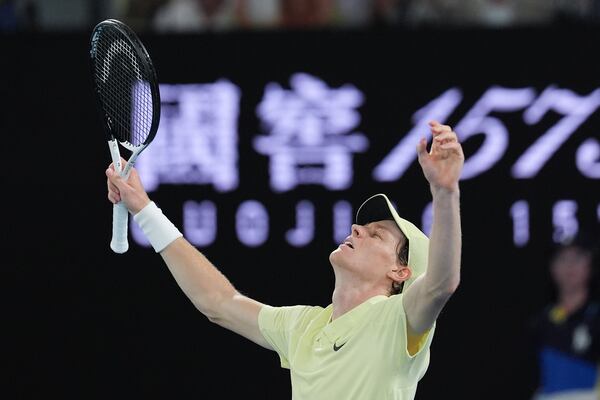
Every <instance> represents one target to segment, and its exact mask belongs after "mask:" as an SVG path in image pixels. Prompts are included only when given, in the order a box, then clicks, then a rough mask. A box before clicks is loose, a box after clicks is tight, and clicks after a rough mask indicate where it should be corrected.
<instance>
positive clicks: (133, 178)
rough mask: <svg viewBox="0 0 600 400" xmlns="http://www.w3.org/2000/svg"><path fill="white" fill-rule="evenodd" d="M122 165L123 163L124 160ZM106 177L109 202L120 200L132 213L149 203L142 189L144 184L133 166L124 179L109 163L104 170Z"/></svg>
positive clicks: (114, 202)
mask: <svg viewBox="0 0 600 400" xmlns="http://www.w3.org/2000/svg"><path fill="white" fill-rule="evenodd" d="M123 165H125V161H124V160H123ZM106 177H107V178H108V179H107V180H106V184H107V187H108V200H110V202H111V203H113V204H116V203H118V202H120V201H122V202H123V203H124V204H125V206H126V207H127V209H128V210H129V212H131V213H132V214H133V215H135V214H137V213H138V212H140V210H141V209H142V208H144V207H146V205H148V203H150V198H149V197H148V194H147V193H146V191H145V190H144V186H143V185H142V182H141V180H140V177H139V175H138V173H137V171H136V169H135V168H131V173H130V174H129V179H128V180H127V181H125V180H124V179H123V178H122V177H121V176H120V175H119V174H118V173H116V172H115V169H114V166H113V165H112V164H111V165H109V167H108V168H107V170H106Z"/></svg>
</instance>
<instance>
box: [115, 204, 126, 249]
mask: <svg viewBox="0 0 600 400" xmlns="http://www.w3.org/2000/svg"><path fill="white" fill-rule="evenodd" d="M128 221H129V212H128V211H127V207H125V204H123V203H121V202H119V203H117V204H115V205H113V231H112V240H111V241H110V248H111V249H112V250H113V251H114V252H115V253H118V254H123V253H125V252H127V250H128V249H129V243H128V242H127V228H128Z"/></svg>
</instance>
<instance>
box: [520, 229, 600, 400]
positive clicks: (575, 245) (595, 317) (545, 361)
mask: <svg viewBox="0 0 600 400" xmlns="http://www.w3.org/2000/svg"><path fill="white" fill-rule="evenodd" d="M593 262H594V247H592V246H591V245H590V243H586V241H584V240H583V239H580V240H578V241H575V242H572V243H569V244H565V245H562V246H561V247H559V248H558V250H557V251H556V252H555V254H554V255H553V257H552V258H551V261H550V276H551V278H552V283H553V285H554V289H555V290H556V300H555V301H554V302H553V303H551V304H549V305H548V306H547V307H546V308H544V309H543V311H542V312H541V313H540V314H539V315H537V316H536V317H535V318H534V320H533V324H532V331H533V339H534V347H535V350H536V352H537V356H538V365H539V368H538V369H539V386H538V387H539V388H538V391H537V393H536V394H535V396H534V398H535V399H536V400H559V399H560V400H588V399H589V400H592V399H593V400H597V399H598V392H597V387H596V385H597V383H598V372H599V371H598V362H599V361H600V304H599V303H598V302H597V301H596V300H595V299H594V298H593V296H592V289H593V284H592V282H594V279H592V278H593V273H594V270H593Z"/></svg>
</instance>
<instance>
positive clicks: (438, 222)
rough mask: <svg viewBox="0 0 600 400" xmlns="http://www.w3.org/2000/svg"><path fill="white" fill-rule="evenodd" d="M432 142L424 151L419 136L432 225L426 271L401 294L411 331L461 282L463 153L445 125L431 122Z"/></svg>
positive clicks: (427, 321)
mask: <svg viewBox="0 0 600 400" xmlns="http://www.w3.org/2000/svg"><path fill="white" fill-rule="evenodd" d="M430 128H431V133H432V135H433V143H432V145H431V150H430V151H429V152H428V151H427V142H426V140H425V139H422V140H421V141H420V142H419V144H418V146H417V152H418V155H419V163H420V164H421V168H422V170H423V174H424V175H425V177H426V178H427V180H428V181H429V185H430V189H431V194H432V196H433V224H432V227H431V234H430V237H429V239H430V241H429V264H428V266H427V272H426V273H425V274H424V275H422V276H421V277H419V278H418V279H417V280H416V281H415V282H414V283H413V284H412V285H411V286H410V287H409V288H408V289H407V291H406V293H405V295H404V299H403V302H404V308H405V311H406V316H407V320H408V325H409V329H410V330H411V331H412V333H415V334H420V333H423V332H425V331H426V330H428V329H429V328H431V326H432V325H433V323H434V322H435V320H436V319H437V317H438V315H439V314H440V312H441V311H442V308H443V307H444V305H445V304H446V302H447V301H448V299H449V298H450V296H452V294H453V293H454V291H455V290H456V288H457V287H458V284H459V281H460V255H461V244H462V238H461V235H462V233H461V226H460V208H459V202H460V191H459V186H458V181H459V179H460V173H461V171H462V167H463V164H464V154H463V151H462V147H461V145H460V143H459V142H458V139H457V137H456V134H455V133H454V132H453V131H452V129H451V128H450V127H449V126H447V125H441V124H439V123H438V122H436V121H432V122H430Z"/></svg>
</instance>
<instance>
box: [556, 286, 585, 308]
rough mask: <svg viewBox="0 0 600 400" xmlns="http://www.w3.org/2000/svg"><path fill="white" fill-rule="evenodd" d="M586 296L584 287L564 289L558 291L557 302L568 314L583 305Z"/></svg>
mask: <svg viewBox="0 0 600 400" xmlns="http://www.w3.org/2000/svg"><path fill="white" fill-rule="evenodd" d="M587 298H588V290H587V289H586V288H577V289H571V290H566V289H565V290H562V291H561V292H560V293H559V296H558V304H559V306H561V307H562V308H564V309H565V310H566V311H567V313H569V314H570V313H571V312H573V311H576V310H578V309H579V308H580V307H581V306H583V305H584V304H585V302H586V301H587Z"/></svg>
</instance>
